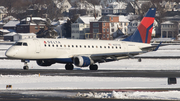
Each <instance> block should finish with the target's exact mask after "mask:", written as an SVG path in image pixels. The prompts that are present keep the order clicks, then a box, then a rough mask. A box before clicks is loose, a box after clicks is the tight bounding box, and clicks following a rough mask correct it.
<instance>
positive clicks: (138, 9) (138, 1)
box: [130, 0, 152, 15]
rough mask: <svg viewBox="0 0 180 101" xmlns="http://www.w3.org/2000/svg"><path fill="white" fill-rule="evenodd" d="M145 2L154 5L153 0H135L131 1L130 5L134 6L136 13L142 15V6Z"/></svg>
mask: <svg viewBox="0 0 180 101" xmlns="http://www.w3.org/2000/svg"><path fill="white" fill-rule="evenodd" d="M144 4H147V5H152V3H151V0H135V1H131V2H130V5H131V6H132V7H133V9H134V12H133V13H134V14H137V15H140V14H142V10H141V9H142V6H143V5H144Z"/></svg>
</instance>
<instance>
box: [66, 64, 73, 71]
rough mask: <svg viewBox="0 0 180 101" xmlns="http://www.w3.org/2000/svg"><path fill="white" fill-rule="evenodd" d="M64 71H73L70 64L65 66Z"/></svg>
mask: <svg viewBox="0 0 180 101" xmlns="http://www.w3.org/2000/svg"><path fill="white" fill-rule="evenodd" d="M65 69H66V70H73V69H74V66H73V65H72V64H66V65H65Z"/></svg>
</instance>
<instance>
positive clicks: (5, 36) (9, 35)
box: [4, 32, 36, 41]
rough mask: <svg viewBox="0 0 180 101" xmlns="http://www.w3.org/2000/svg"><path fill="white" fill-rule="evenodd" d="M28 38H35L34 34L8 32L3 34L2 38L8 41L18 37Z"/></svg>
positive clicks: (15, 39) (16, 39)
mask: <svg viewBox="0 0 180 101" xmlns="http://www.w3.org/2000/svg"><path fill="white" fill-rule="evenodd" d="M29 38H36V34H34V33H15V32H11V33H9V34H5V35H4V40H9V41H18V40H20V39H29Z"/></svg>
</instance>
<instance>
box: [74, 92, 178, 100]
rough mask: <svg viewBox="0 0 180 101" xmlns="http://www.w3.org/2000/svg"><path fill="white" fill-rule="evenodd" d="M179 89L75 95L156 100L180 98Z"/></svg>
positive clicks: (81, 94) (78, 94) (80, 94)
mask: <svg viewBox="0 0 180 101" xmlns="http://www.w3.org/2000/svg"><path fill="white" fill-rule="evenodd" d="M179 95H180V91H164V92H145V91H142V92H140V91H135V92H116V91H112V92H111V93H105V92H100V93H96V92H93V93H92V92H89V93H79V92H78V93H77V94H76V97H86V98H111V99H112V98H114V99H156V100H180V96H179Z"/></svg>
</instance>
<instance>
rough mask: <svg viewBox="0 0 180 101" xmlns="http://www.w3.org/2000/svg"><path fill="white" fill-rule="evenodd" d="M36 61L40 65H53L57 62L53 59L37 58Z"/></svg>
mask: <svg viewBox="0 0 180 101" xmlns="http://www.w3.org/2000/svg"><path fill="white" fill-rule="evenodd" d="M36 63H37V64H38V65H39V66H51V65H52V64H54V63H55V62H54V61H52V60H36Z"/></svg>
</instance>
